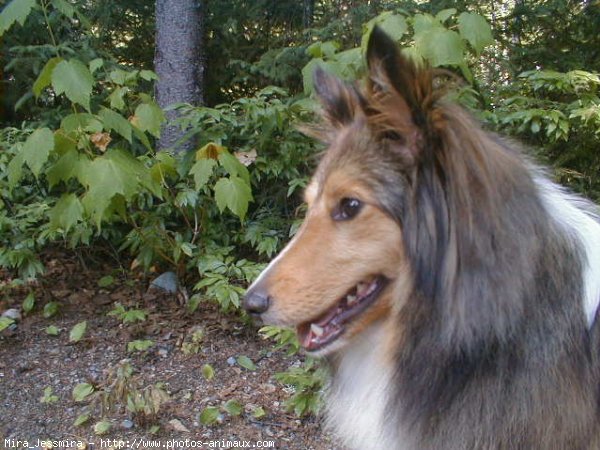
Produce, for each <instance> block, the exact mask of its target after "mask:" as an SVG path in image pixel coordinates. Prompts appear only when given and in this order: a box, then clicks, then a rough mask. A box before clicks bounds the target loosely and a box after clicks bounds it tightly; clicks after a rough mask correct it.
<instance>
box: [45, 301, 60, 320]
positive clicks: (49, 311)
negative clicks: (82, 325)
mask: <svg viewBox="0 0 600 450" xmlns="http://www.w3.org/2000/svg"><path fill="white" fill-rule="evenodd" d="M57 312H58V303H57V302H48V303H46V304H45V305H44V312H43V316H44V318H45V319H49V318H50V317H52V316H54V315H55V314H56V313H57Z"/></svg>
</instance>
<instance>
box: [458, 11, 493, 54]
mask: <svg viewBox="0 0 600 450" xmlns="http://www.w3.org/2000/svg"><path fill="white" fill-rule="evenodd" d="M458 31H459V32H460V35H461V36H462V37H463V38H465V39H466V40H467V41H469V44H471V46H472V47H473V48H474V49H475V51H476V52H477V54H480V53H481V51H482V50H483V49H484V48H485V47H487V46H488V45H491V44H493V43H494V37H493V36H492V29H491V27H490V25H489V23H487V21H486V20H485V19H484V18H483V17H482V16H480V15H479V14H475V13H468V12H464V13H462V14H461V15H460V16H458Z"/></svg>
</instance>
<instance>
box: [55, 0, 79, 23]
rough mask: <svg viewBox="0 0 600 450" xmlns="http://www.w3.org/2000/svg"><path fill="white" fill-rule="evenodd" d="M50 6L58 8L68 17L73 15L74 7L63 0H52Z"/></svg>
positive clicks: (70, 17)
mask: <svg viewBox="0 0 600 450" xmlns="http://www.w3.org/2000/svg"><path fill="white" fill-rule="evenodd" d="M52 6H54V7H55V8H56V9H58V10H59V11H60V12H61V13H63V14H64V15H65V16H66V17H68V18H69V19H72V18H73V16H74V15H75V7H74V6H73V5H71V4H70V3H69V2H67V1H65V0H52Z"/></svg>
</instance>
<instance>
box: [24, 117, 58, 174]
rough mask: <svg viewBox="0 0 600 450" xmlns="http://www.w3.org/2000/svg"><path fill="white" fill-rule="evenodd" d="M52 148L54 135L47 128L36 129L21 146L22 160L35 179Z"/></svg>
mask: <svg viewBox="0 0 600 450" xmlns="http://www.w3.org/2000/svg"><path fill="white" fill-rule="evenodd" d="M53 148H54V134H53V133H52V131H51V130H50V129H48V128H38V129H37V130H35V131H34V132H33V133H31V135H30V136H29V137H28V138H27V140H26V141H25V143H24V144H23V149H22V150H21V152H22V153H23V160H24V161H25V163H27V165H28V166H29V168H30V169H31V171H32V172H33V174H34V175H35V176H36V177H37V176H38V175H39V173H40V170H41V169H42V166H43V165H44V163H45V162H46V161H47V160H48V155H50V151H51V150H52V149H53Z"/></svg>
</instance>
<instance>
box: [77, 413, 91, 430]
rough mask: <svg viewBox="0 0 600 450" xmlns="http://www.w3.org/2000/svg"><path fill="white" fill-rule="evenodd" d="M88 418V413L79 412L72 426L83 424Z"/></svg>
mask: <svg viewBox="0 0 600 450" xmlns="http://www.w3.org/2000/svg"><path fill="white" fill-rule="evenodd" d="M88 420H90V415H89V414H88V413H83V414H79V415H78V416H77V419H75V422H73V426H74V427H80V426H81V425H83V424H85V423H86V422H87V421H88Z"/></svg>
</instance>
